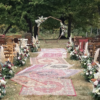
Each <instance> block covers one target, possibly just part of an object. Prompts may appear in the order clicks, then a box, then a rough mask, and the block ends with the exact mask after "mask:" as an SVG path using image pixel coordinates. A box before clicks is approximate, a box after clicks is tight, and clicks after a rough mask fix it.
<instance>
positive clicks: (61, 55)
mask: <svg viewBox="0 0 100 100" xmlns="http://www.w3.org/2000/svg"><path fill="white" fill-rule="evenodd" d="M38 57H39V58H67V53H66V52H65V53H54V52H52V53H45V52H43V53H40V54H39V55H38Z"/></svg>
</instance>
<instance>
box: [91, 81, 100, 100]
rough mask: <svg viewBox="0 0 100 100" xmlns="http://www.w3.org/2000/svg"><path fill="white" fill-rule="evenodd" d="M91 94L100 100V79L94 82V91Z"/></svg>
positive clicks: (96, 99)
mask: <svg viewBox="0 0 100 100" xmlns="http://www.w3.org/2000/svg"><path fill="white" fill-rule="evenodd" d="M91 95H92V96H93V97H94V98H95V100H100V80H96V81H94V82H93V91H92V93H91Z"/></svg>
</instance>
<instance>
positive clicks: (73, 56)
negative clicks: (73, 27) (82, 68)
mask: <svg viewBox="0 0 100 100" xmlns="http://www.w3.org/2000/svg"><path fill="white" fill-rule="evenodd" d="M70 59H71V60H79V47H76V48H75V49H74V50H73V51H71V52H70Z"/></svg>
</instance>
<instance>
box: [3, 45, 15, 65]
mask: <svg viewBox="0 0 100 100" xmlns="http://www.w3.org/2000/svg"><path fill="white" fill-rule="evenodd" d="M3 48H4V55H5V61H7V60H8V58H9V60H10V62H11V63H13V58H14V52H13V45H8V44H7V45H3Z"/></svg>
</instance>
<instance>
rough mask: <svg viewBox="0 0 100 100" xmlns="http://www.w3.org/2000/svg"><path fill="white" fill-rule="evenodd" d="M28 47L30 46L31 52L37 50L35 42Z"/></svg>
mask: <svg viewBox="0 0 100 100" xmlns="http://www.w3.org/2000/svg"><path fill="white" fill-rule="evenodd" d="M30 48H31V52H38V46H37V44H34V45H33V46H31V47H30Z"/></svg>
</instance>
